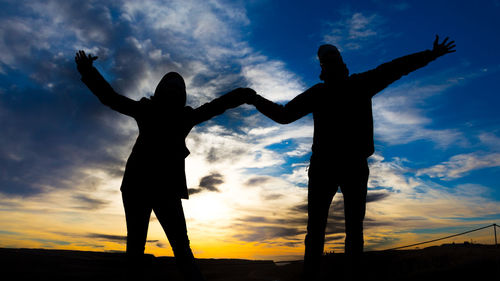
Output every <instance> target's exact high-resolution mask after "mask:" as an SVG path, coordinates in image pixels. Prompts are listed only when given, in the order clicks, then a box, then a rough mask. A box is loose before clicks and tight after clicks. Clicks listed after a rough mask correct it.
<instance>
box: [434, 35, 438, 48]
mask: <svg viewBox="0 0 500 281" xmlns="http://www.w3.org/2000/svg"><path fill="white" fill-rule="evenodd" d="M438 41H439V35H437V34H436V39H434V45H437V43H438Z"/></svg>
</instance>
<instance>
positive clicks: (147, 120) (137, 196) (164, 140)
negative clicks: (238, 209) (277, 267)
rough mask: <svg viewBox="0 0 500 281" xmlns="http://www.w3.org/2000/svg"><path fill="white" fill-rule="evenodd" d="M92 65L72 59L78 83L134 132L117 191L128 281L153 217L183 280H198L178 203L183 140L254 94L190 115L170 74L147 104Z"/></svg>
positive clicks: (136, 270) (182, 191)
mask: <svg viewBox="0 0 500 281" xmlns="http://www.w3.org/2000/svg"><path fill="white" fill-rule="evenodd" d="M96 59H97V57H94V56H91V55H86V54H85V52H84V51H79V52H78V53H77V54H76V57H75V61H76V65H77V69H78V71H79V72H80V74H81V75H82V78H81V79H82V81H83V83H85V84H86V85H87V87H88V88H89V89H90V90H91V91H92V93H93V94H94V95H96V96H97V97H98V98H99V100H100V101H101V102H102V103H103V104H104V105H107V106H109V107H110V108H111V109H113V110H116V111H118V112H120V113H122V114H125V115H128V116H131V117H133V118H134V119H135V120H136V121H137V124H138V127H139V136H138V138H137V140H136V143H135V145H134V147H133V149H132V153H131V154H130V157H129V158H128V161H127V165H126V168H125V174H124V176H123V181H122V185H121V191H122V198H123V205H124V208H125V217H126V222H127V257H128V261H129V265H128V270H129V272H128V274H127V276H128V277H129V278H132V279H134V278H137V277H140V275H141V274H142V273H141V272H142V268H143V265H142V263H143V261H142V260H143V256H144V247H145V244H146V237H147V231H148V225H149V218H150V215H151V211H154V212H155V214H156V217H157V218H158V221H159V222H160V224H161V226H162V227H163V229H164V231H165V233H166V235H167V238H168V240H169V242H170V245H171V246H172V250H173V252H174V255H175V258H176V263H177V265H178V266H179V269H180V271H181V273H182V274H183V275H184V277H185V279H186V280H204V278H203V276H202V274H201V272H200V270H199V269H198V267H197V266H196V264H195V260H194V256H193V253H192V251H191V248H190V246H189V239H188V235H187V230H186V221H185V218H184V211H183V208H182V203H181V198H184V199H188V192H187V186H186V176H185V170H184V158H185V157H187V156H188V155H189V150H188V149H187V148H186V145H185V138H186V136H187V135H188V133H189V131H190V130H191V129H192V128H193V127H194V126H195V125H196V124H199V123H201V122H203V121H206V120H209V119H210V118H212V117H214V116H216V115H219V114H222V113H223V112H224V111H225V110H226V109H229V108H234V107H236V106H239V105H241V104H243V103H245V102H246V100H248V98H249V97H250V96H251V95H253V94H255V92H254V91H253V90H252V89H249V88H238V89H236V90H233V91H231V92H229V93H227V94H225V95H223V96H222V97H220V98H217V99H214V100H213V101H211V102H209V103H206V104H204V105H202V106H200V107H198V108H196V109H193V108H191V107H189V106H185V103H186V87H185V84H184V79H183V78H182V76H181V75H179V74H178V73H176V72H169V73H167V74H166V75H165V76H164V77H163V78H162V79H161V81H160V83H159V84H158V86H157V87H156V90H155V93H154V95H153V96H152V97H151V98H142V99H141V100H140V101H135V100H132V99H129V98H127V97H125V96H122V95H119V94H117V93H116V92H115V91H114V90H113V88H112V87H111V86H110V85H109V84H108V82H106V80H105V79H104V78H103V77H102V76H101V74H100V73H99V72H98V71H97V69H96V68H95V67H93V66H92V63H93V61H94V60H96ZM137 280H140V279H137Z"/></svg>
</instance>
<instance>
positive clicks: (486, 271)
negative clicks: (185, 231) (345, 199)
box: [0, 244, 500, 281]
mask: <svg viewBox="0 0 500 281" xmlns="http://www.w3.org/2000/svg"><path fill="white" fill-rule="evenodd" d="M148 258H149V259H150V261H151V266H150V267H149V270H148V276H147V277H146V278H145V280H172V281H176V280H182V279H181V278H180V275H179V273H178V272H177V268H176V266H175V260H174V259H173V258H171V257H154V256H151V255H149V256H148ZM124 261H125V255H124V254H123V253H103V252H83V251H68V250H43V249H7V248H0V265H1V266H0V268H1V272H2V273H1V275H0V278H1V279H2V280H123V277H124V273H123V271H124V270H123V269H124ZM323 262H324V264H323V268H324V271H323V272H322V276H323V277H324V279H325V280H348V279H347V278H345V276H344V270H345V268H346V264H345V256H344V255H343V254H333V255H327V256H325V258H324V261H323ZM199 264H200V267H201V269H202V271H203V273H204V275H205V276H206V278H207V280H208V281H229V280H231V281H234V280H237V281H298V280H299V276H300V272H301V270H302V261H292V262H280V263H274V262H273V261H253V260H235V259H200V260H199ZM359 272H361V273H362V275H364V276H363V277H365V278H363V279H364V280H426V281H429V280H500V248H496V247H494V246H487V245H472V244H469V245H467V244H457V245H453V244H448V245H442V246H439V247H429V248H425V249H421V250H397V251H374V252H366V253H365V259H364V261H363V265H362V266H360V268H359ZM7 276H12V277H9V279H5V277H7Z"/></svg>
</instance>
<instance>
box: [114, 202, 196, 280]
mask: <svg viewBox="0 0 500 281" xmlns="http://www.w3.org/2000/svg"><path fill="white" fill-rule="evenodd" d="M122 199H123V206H124V208H125V217H126V221H127V258H128V260H129V268H128V269H129V270H130V271H132V273H131V274H132V275H140V274H141V272H140V271H142V270H143V256H144V249H145V245H146V238H147V234H148V226H149V219H150V216H151V211H154V212H155V215H156V218H158V221H159V222H160V224H161V226H162V227H163V230H164V231H165V234H166V235H167V238H168V241H169V242H170V246H172V250H173V252H174V256H175V260H176V263H177V265H178V267H179V270H180V271H181V273H182V274H183V275H184V278H185V279H186V280H205V279H204V278H203V277H202V275H201V272H200V270H199V269H198V267H197V266H196V264H195V260H194V256H193V253H192V251H191V247H190V246H189V239H188V235H187V228H186V219H185V217H184V210H183V208H182V203H181V199H180V198H174V199H166V200H158V198H145V196H142V195H138V194H136V193H132V192H122ZM161 199H163V196H162V198H161ZM130 277H132V276H130Z"/></svg>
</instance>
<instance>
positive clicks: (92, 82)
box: [75, 51, 137, 116]
mask: <svg viewBox="0 0 500 281" xmlns="http://www.w3.org/2000/svg"><path fill="white" fill-rule="evenodd" d="M96 59H97V57H94V56H92V55H90V54H89V55H88V56H87V55H86V54H85V52H84V51H79V52H78V53H76V56H75V62H76V68H77V69H78V72H80V74H81V75H82V82H83V83H85V85H87V87H88V88H89V89H90V91H91V92H92V93H93V94H94V95H95V96H96V97H97V98H98V99H99V100H100V101H101V103H103V104H104V105H106V106H109V107H110V108H112V109H113V110H116V111H118V112H120V113H123V114H126V115H129V116H134V113H135V110H136V109H137V106H136V104H137V101H134V100H132V99H129V98H127V97H125V96H122V95H120V94H118V93H116V92H115V90H113V88H112V87H111V85H109V83H108V82H107V81H106V80H105V79H104V77H102V75H101V74H100V73H99V71H97V69H96V68H95V67H94V66H92V63H93V62H94V61H95V60H96Z"/></svg>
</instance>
